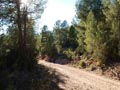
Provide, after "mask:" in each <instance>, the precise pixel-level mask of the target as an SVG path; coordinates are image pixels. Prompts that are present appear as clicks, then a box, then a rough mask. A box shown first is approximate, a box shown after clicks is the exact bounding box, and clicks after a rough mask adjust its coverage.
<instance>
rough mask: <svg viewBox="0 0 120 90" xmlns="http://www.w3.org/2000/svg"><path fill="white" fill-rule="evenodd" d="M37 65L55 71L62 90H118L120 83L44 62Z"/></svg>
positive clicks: (65, 66)
mask: <svg viewBox="0 0 120 90" xmlns="http://www.w3.org/2000/svg"><path fill="white" fill-rule="evenodd" d="M39 64H42V65H45V66H47V67H50V68H52V69H55V70H56V72H58V74H60V78H61V80H63V81H64V83H62V82H61V83H59V86H60V88H63V90H120V82H118V81H115V80H110V79H108V78H105V77H103V76H98V75H95V74H92V73H89V72H86V71H84V70H80V69H76V68H73V67H69V66H67V65H59V64H54V63H49V62H45V61H41V60H40V61H39Z"/></svg>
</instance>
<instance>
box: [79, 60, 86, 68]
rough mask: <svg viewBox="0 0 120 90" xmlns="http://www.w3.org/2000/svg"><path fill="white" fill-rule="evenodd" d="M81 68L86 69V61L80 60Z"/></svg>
mask: <svg viewBox="0 0 120 90" xmlns="http://www.w3.org/2000/svg"><path fill="white" fill-rule="evenodd" d="M79 65H80V68H85V67H86V63H85V61H84V60H80V62H79Z"/></svg>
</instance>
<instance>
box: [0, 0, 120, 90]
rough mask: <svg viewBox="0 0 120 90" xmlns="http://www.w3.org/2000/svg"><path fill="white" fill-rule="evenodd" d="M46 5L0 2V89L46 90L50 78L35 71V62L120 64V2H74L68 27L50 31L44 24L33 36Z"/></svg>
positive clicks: (62, 24)
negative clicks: (60, 61)
mask: <svg viewBox="0 0 120 90" xmlns="http://www.w3.org/2000/svg"><path fill="white" fill-rule="evenodd" d="M46 4H47V1H46V0H30V2H29V5H27V4H26V5H24V4H22V3H21V0H0V32H2V33H1V34H0V90H49V89H48V88H50V87H49V83H50V78H53V76H54V75H52V74H50V73H49V70H48V68H47V69H46V68H45V67H44V66H42V65H41V66H38V64H37V60H38V58H40V59H44V60H46V61H49V62H54V63H55V62H56V60H57V59H60V60H62V59H66V60H67V62H69V63H74V62H76V63H77V65H78V66H80V67H82V68H84V67H86V66H87V64H88V62H90V63H92V64H94V65H95V66H96V67H101V68H102V67H107V65H109V64H112V63H115V62H120V0H77V1H76V4H75V8H76V15H75V17H74V18H73V20H72V24H71V25H69V24H68V22H67V20H64V21H61V20H57V21H56V22H55V24H54V27H53V30H49V29H48V26H47V25H44V26H43V27H42V29H41V32H40V33H36V31H35V28H34V26H35V23H36V20H37V19H40V18H41V16H42V14H43V12H44V9H45V8H46ZM6 27H7V28H6ZM89 66H90V65H88V67H89ZM38 67H39V68H38ZM38 71H39V73H38ZM45 75H48V76H46V77H47V78H43V79H44V80H42V81H36V80H35V78H41V77H44V76H45ZM26 77H27V78H26ZM33 78H34V80H33V81H32V79H33ZM20 79H21V80H20ZM28 79H30V80H29V81H27V80H28ZM47 82H48V83H47ZM22 83H25V86H23V87H22V86H21V85H22ZM34 87H35V88H34ZM40 88H43V89H40ZM50 90H51V89H50ZM52 90H54V89H52ZM55 90H59V89H55Z"/></svg>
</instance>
